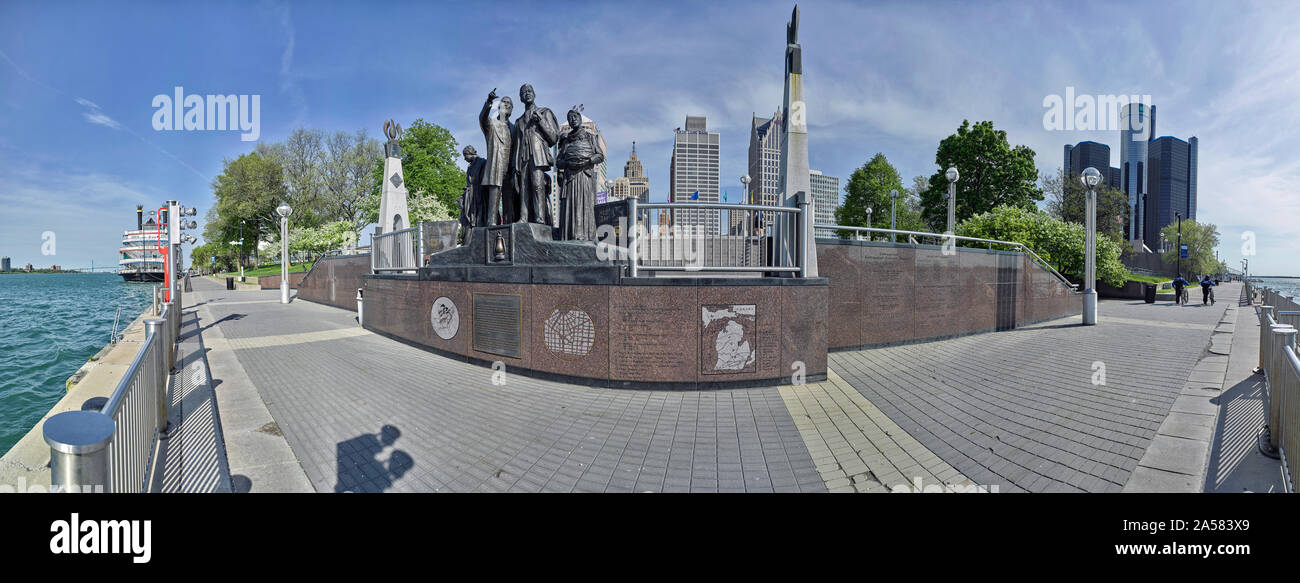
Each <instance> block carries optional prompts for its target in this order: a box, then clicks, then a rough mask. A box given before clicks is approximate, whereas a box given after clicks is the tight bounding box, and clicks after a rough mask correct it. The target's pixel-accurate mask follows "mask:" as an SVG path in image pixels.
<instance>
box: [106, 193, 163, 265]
mask: <svg viewBox="0 0 1300 583" xmlns="http://www.w3.org/2000/svg"><path fill="white" fill-rule="evenodd" d="M161 230H162V229H160V228H159V227H158V223H157V222H155V221H154V218H153V217H149V220H148V221H145V220H144V207H143V206H136V208H135V230H134V231H126V232H124V233H123V234H122V247H121V248H120V249H118V251H119V252H120V253H121V256H122V257H121V259H119V260H118V262H117V264H118V266H117V273H118V275H121V276H122V279H124V280H126V281H130V282H157V281H162V280H163V257H162V253H160V252H159V251H158V237H159V231H161ZM161 236H163V237H166V236H167V234H166V233H165V232H164V233H161Z"/></svg>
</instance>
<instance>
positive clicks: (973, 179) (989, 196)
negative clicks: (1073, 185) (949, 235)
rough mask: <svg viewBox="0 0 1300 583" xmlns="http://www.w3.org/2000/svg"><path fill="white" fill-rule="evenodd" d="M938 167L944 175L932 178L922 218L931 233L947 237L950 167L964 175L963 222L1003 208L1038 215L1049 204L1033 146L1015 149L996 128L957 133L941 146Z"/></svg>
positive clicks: (960, 187)
mask: <svg viewBox="0 0 1300 583" xmlns="http://www.w3.org/2000/svg"><path fill="white" fill-rule="evenodd" d="M934 162H935V164H937V165H938V166H939V170H938V171H937V172H935V173H934V174H933V175H931V176H930V187H929V188H928V189H926V191H925V193H924V195H923V196H922V198H921V206H922V216H923V217H924V218H925V221H926V223H928V224H929V225H930V228H931V229H933V230H935V231H943V230H944V229H945V228H947V223H948V200H947V199H946V198H945V195H946V194H947V192H948V179H947V178H946V177H945V176H944V174H945V172H946V171H947V170H948V168H949V167H952V166H955V167H956V168H957V171H958V172H959V173H960V175H961V176H960V179H959V180H958V181H957V222H958V223H960V222H961V221H963V220H965V219H966V218H968V217H972V216H974V215H977V214H980V213H986V212H989V211H991V210H993V209H994V208H996V207H998V206H1003V205H1007V206H1014V207H1020V208H1024V209H1032V208H1034V207H1035V203H1036V202H1037V201H1040V200H1043V191H1042V190H1041V189H1039V188H1038V170H1037V169H1036V168H1035V166H1034V151H1033V150H1032V149H1030V148H1029V147H1028V146H1024V145H1020V146H1015V147H1012V146H1011V144H1010V143H1009V142H1007V132H1005V131H1002V130H995V129H993V122H991V121H982V122H979V123H976V124H975V125H974V126H972V125H971V124H970V121H969V120H963V121H962V122H961V127H960V128H957V133H955V134H953V135H951V136H948V137H947V138H944V139H943V141H941V142H939V149H938V151H936V152H935V156H934Z"/></svg>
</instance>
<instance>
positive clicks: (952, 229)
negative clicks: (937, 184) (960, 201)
mask: <svg viewBox="0 0 1300 583" xmlns="http://www.w3.org/2000/svg"><path fill="white" fill-rule="evenodd" d="M944 174H945V176H947V178H948V234H950V235H951V234H955V233H956V232H957V180H958V179H959V178H961V175H960V174H958V173H957V167H956V166H951V167H949V168H948V171H947V172H946V173H944Z"/></svg>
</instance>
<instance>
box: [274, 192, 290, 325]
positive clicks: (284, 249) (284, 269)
mask: <svg viewBox="0 0 1300 583" xmlns="http://www.w3.org/2000/svg"><path fill="white" fill-rule="evenodd" d="M292 212H293V209H292V208H290V207H289V203H287V202H282V203H280V206H278V207H275V213H276V214H278V215H280V303H282V304H287V303H289V214H290V213H292Z"/></svg>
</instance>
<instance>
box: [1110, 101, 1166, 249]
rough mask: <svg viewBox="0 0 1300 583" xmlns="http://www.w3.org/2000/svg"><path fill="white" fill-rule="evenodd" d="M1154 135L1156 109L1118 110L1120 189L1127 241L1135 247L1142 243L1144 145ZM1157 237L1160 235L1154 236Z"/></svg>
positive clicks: (1133, 105) (1143, 106) (1139, 106)
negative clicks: (1126, 215) (1125, 210)
mask: <svg viewBox="0 0 1300 583" xmlns="http://www.w3.org/2000/svg"><path fill="white" fill-rule="evenodd" d="M1155 133H1156V106H1154V105H1147V104H1145V103H1130V104H1128V105H1125V106H1124V107H1123V109H1121V110H1120V130H1119V168H1120V186H1121V187H1122V188H1121V190H1122V191H1123V192H1124V194H1126V195H1128V206H1129V220H1128V224H1127V225H1126V228H1127V231H1128V238H1129V240H1130V241H1133V242H1134V243H1135V244H1136V243H1137V242H1139V241H1141V240H1145V239H1146V236H1145V232H1144V226H1145V221H1146V219H1145V217H1146V208H1145V207H1146V201H1145V200H1144V199H1145V198H1146V193H1147V168H1146V164H1147V146H1148V144H1149V143H1150V141H1151V138H1152V137H1154V136H1155ZM1156 237H1157V238H1159V235H1158V234H1157V235H1156Z"/></svg>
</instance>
